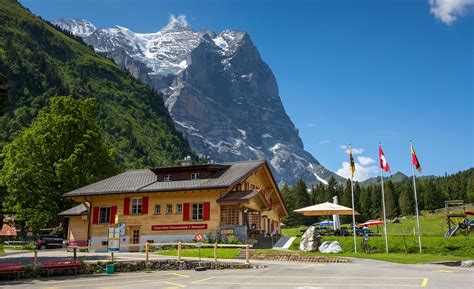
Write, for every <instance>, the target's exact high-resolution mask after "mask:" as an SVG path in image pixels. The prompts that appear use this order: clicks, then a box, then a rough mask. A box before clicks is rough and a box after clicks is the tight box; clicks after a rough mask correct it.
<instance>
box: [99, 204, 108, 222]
mask: <svg viewBox="0 0 474 289" xmlns="http://www.w3.org/2000/svg"><path fill="white" fill-rule="evenodd" d="M108 223H110V207H107V208H100V211H99V224H108Z"/></svg>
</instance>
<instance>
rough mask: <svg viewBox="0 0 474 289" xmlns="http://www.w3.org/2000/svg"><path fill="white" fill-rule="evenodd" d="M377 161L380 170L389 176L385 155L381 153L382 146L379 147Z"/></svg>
mask: <svg viewBox="0 0 474 289" xmlns="http://www.w3.org/2000/svg"><path fill="white" fill-rule="evenodd" d="M379 159H380V168H381V169H383V170H384V171H386V172H387V173H389V174H390V167H389V166H388V162H387V159H385V154H384V153H383V150H382V146H379Z"/></svg>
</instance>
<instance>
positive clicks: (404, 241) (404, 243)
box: [403, 235, 408, 253]
mask: <svg viewBox="0 0 474 289" xmlns="http://www.w3.org/2000/svg"><path fill="white" fill-rule="evenodd" d="M403 245H404V246H405V253H408V249H407V241H406V240H405V235H403Z"/></svg>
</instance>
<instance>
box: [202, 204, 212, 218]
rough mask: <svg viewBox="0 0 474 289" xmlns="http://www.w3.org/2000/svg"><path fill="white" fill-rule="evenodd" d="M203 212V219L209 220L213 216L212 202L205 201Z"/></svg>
mask: <svg viewBox="0 0 474 289" xmlns="http://www.w3.org/2000/svg"><path fill="white" fill-rule="evenodd" d="M203 211H204V212H203V214H202V219H203V221H207V220H209V219H210V217H211V203H209V202H204V208H203Z"/></svg>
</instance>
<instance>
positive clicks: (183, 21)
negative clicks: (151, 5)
mask: <svg viewBox="0 0 474 289" xmlns="http://www.w3.org/2000/svg"><path fill="white" fill-rule="evenodd" d="M170 22H178V23H179V24H181V25H183V26H188V25H189V24H188V20H186V15H178V17H176V16H174V15H173V14H170Z"/></svg>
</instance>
